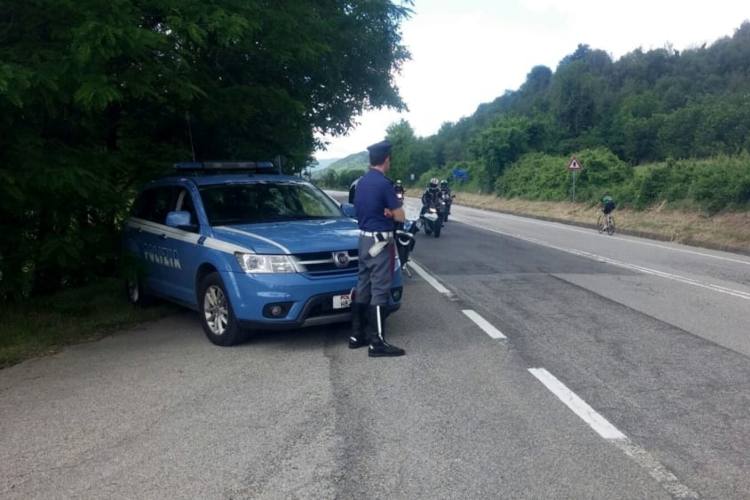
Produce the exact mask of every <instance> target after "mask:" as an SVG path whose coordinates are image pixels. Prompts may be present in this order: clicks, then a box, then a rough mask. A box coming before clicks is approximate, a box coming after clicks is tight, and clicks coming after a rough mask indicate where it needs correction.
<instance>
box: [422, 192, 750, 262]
mask: <svg viewBox="0 0 750 500" xmlns="http://www.w3.org/2000/svg"><path fill="white" fill-rule="evenodd" d="M421 194H422V193H421V191H418V190H412V191H410V192H409V196H415V197H417V198H418V197H419V196H421ZM454 194H455V195H456V200H455V202H456V203H457V204H459V205H465V206H469V207H474V208H483V209H486V210H494V211H498V212H505V213H510V214H515V215H524V216H531V217H537V218H543V219H550V220H555V221H559V222H569V223H570V222H572V223H576V224H584V225H589V226H592V227H593V226H594V225H595V224H596V220H597V217H598V216H599V208H598V207H597V206H596V205H594V206H592V205H590V204H588V203H571V202H552V201H530V200H523V199H519V198H510V199H509V198H499V197H497V196H494V195H482V194H472V193H465V192H460V191H454ZM614 215H615V222H616V224H617V229H618V231H623V232H628V233H632V234H637V235H642V236H645V237H651V238H655V239H661V240H666V241H674V242H677V243H684V244H688V245H695V246H702V247H706V248H715V249H725V250H730V251H740V252H746V253H750V212H723V213H718V214H714V215H711V216H709V215H706V214H705V213H704V212H703V211H701V210H699V209H695V210H690V209H677V208H669V207H666V206H665V205H664V204H661V205H657V206H654V207H651V208H648V209H646V210H632V209H628V208H617V209H616V210H615V214H614Z"/></svg>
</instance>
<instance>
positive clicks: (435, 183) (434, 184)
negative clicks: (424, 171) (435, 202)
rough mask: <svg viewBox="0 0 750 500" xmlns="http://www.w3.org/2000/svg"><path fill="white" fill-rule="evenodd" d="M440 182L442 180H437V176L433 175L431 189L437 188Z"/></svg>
mask: <svg viewBox="0 0 750 500" xmlns="http://www.w3.org/2000/svg"><path fill="white" fill-rule="evenodd" d="M439 182H440V181H438V180H437V177H433V178H432V179H430V189H435V188H437V187H438V183H439Z"/></svg>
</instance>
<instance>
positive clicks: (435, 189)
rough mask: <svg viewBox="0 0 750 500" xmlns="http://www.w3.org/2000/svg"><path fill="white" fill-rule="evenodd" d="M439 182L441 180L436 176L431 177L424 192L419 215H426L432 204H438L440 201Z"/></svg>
mask: <svg viewBox="0 0 750 500" xmlns="http://www.w3.org/2000/svg"><path fill="white" fill-rule="evenodd" d="M438 183H439V181H438V180H437V178H436V177H433V178H432V179H430V183H429V184H428V185H427V189H425V192H424V193H422V211H421V212H420V213H419V215H424V214H425V212H427V210H429V208H430V207H431V206H435V205H437V202H438V201H440V188H439V186H438Z"/></svg>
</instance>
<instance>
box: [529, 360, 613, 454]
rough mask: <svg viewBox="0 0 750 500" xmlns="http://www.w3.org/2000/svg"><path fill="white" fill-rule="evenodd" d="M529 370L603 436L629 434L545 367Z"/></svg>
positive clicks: (609, 437)
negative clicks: (611, 422)
mask: <svg viewBox="0 0 750 500" xmlns="http://www.w3.org/2000/svg"><path fill="white" fill-rule="evenodd" d="M529 372H531V374H532V375H534V377H536V378H537V380H539V382H541V383H542V384H544V386H545V387H546V388H547V389H549V390H550V392H552V394H554V395H555V396H557V398H558V399H559V400H560V401H562V402H563V403H565V406H567V407H568V408H570V409H571V410H572V411H573V413H575V414H576V415H578V416H579V417H580V418H581V420H583V421H584V422H586V423H587V424H588V425H589V427H591V428H592V429H594V431H596V433H597V434H599V435H600V436H601V437H603V438H604V439H627V436H625V434H623V433H622V432H620V431H619V430H617V427H615V426H614V425H612V424H610V423H609V421H607V419H606V418H604V417H602V416H601V415H599V414H598V413H597V412H596V410H594V409H593V408H592V407H590V406H589V405H588V403H586V401H584V400H583V399H581V398H579V397H578V396H577V395H576V394H575V393H574V392H573V391H571V390H570V389H568V388H567V387H565V384H563V383H562V382H560V381H559V380H557V378H555V376H554V375H552V374H551V373H550V372H548V371H547V370H545V369H544V368H529Z"/></svg>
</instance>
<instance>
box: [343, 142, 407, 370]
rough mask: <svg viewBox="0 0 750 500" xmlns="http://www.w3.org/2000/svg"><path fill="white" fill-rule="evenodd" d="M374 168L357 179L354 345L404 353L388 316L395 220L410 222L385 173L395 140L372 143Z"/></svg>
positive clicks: (378, 353) (373, 352) (375, 354)
mask: <svg viewBox="0 0 750 500" xmlns="http://www.w3.org/2000/svg"><path fill="white" fill-rule="evenodd" d="M367 150H368V151H369V153H370V169H369V171H368V172H367V173H366V174H365V175H363V176H362V178H361V179H360V180H359V182H358V183H357V188H356V193H355V196H354V208H355V209H356V212H357V219H358V221H359V229H360V232H359V275H358V276H357V291H356V294H355V302H354V304H353V307H352V329H353V331H352V335H351V337H349V347H350V348H351V349H356V348H358V347H363V346H366V345H369V350H368V353H367V354H368V356H371V357H380V356H402V355H403V354H404V350H403V349H400V348H398V347H396V346H393V345H391V344H389V343H388V342H386V340H385V319H386V317H387V316H388V299H389V297H390V293H391V281H392V279H393V272H394V266H395V255H396V247H395V243H394V241H395V240H394V223H395V222H403V221H404V220H405V215H404V209H403V208H402V207H401V202H400V201H399V200H398V198H396V191H395V190H394V189H393V184H392V183H391V181H390V180H389V179H388V178H387V177H386V176H385V174H386V173H387V172H388V169H389V168H390V166H391V144H390V143H389V142H388V141H382V142H379V143H377V144H373V145H372V146H370V147H368V148H367Z"/></svg>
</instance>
